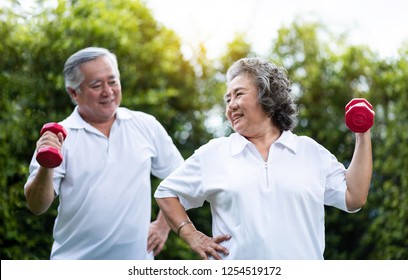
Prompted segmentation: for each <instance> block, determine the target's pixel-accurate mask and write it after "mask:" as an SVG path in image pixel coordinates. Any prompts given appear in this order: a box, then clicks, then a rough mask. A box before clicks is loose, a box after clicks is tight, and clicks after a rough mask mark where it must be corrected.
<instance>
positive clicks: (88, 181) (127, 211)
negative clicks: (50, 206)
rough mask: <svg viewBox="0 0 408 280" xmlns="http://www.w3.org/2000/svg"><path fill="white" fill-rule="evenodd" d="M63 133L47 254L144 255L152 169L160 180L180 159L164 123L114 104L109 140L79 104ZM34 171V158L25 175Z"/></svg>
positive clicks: (65, 256)
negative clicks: (55, 211) (54, 214)
mask: <svg viewBox="0 0 408 280" xmlns="http://www.w3.org/2000/svg"><path fill="white" fill-rule="evenodd" d="M60 124H61V125H62V126H64V127H65V129H66V130H67V132H68V136H67V138H66V140H65V142H64V144H63V148H62V153H63V156H64V160H63V162H62V164H61V166H59V167H58V168H55V169H54V188H55V192H56V193H57V194H58V195H59V202H60V203H59V207H58V216H57V218H56V221H55V225H54V244H53V247H52V252H51V259H122V260H123V259H145V258H149V256H147V235H148V228H149V225H150V218H151V182H150V176H151V174H153V175H154V176H156V177H159V178H165V177H166V176H167V175H169V174H170V173H171V172H172V171H173V170H174V169H175V168H176V167H178V166H179V165H180V164H182V163H183V161H184V160H183V158H182V156H181V155H180V153H179V152H178V150H177V149H176V147H175V146H174V144H173V142H172V140H171V138H170V137H169V135H168V134H167V132H166V131H165V130H164V128H163V127H162V125H161V124H160V123H159V122H158V121H157V120H156V119H155V118H154V117H153V116H150V115H147V114H145V113H142V112H135V111H130V110H128V109H125V108H118V110H117V112H116V120H115V122H114V124H113V126H112V128H111V131H110V135H109V138H107V137H105V136H104V135H103V134H102V133H101V132H99V131H98V130H97V129H95V128H94V127H92V126H91V125H89V124H88V123H86V122H85V121H84V120H83V119H82V118H81V116H80V115H79V113H78V110H77V108H75V110H74V112H73V113H72V114H71V116H70V117H68V118H67V119H66V120H64V121H62V122H61V123H60ZM37 170H38V163H37V161H36V160H35V158H33V160H32V162H31V165H30V176H29V179H28V180H30V179H31V178H33V176H34V175H35V173H36V172H37Z"/></svg>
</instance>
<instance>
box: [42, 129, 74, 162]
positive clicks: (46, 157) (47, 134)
mask: <svg viewBox="0 0 408 280" xmlns="http://www.w3.org/2000/svg"><path fill="white" fill-rule="evenodd" d="M40 135H41V137H40V139H39V140H38V142H37V147H38V149H37V155H36V159H37V161H38V163H39V164H40V165H41V166H43V167H46V168H55V167H57V166H59V165H60V164H61V162H62V159H63V157H62V154H61V152H60V149H61V145H62V142H63V141H64V139H65V138H66V137H67V131H66V130H65V128H64V127H63V126H61V125H59V124H57V123H47V124H45V125H44V126H43V127H42V129H41V131H40Z"/></svg>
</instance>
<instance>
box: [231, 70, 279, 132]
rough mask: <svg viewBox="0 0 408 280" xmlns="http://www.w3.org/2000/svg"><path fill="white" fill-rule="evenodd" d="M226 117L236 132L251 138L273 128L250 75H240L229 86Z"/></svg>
mask: <svg viewBox="0 0 408 280" xmlns="http://www.w3.org/2000/svg"><path fill="white" fill-rule="evenodd" d="M225 104H226V116H227V118H228V120H229V122H230V124H231V127H232V128H233V129H234V131H235V132H237V133H239V134H241V135H242V136H244V137H247V138H250V137H255V136H257V135H259V134H260V133H263V132H264V131H266V129H267V128H270V127H271V126H272V122H271V119H270V118H269V117H268V115H267V113H266V112H265V111H264V110H263V109H262V106H261V104H260V103H259V100H258V88H257V87H256V85H255V83H254V82H253V80H252V78H251V77H250V76H249V75H248V74H245V73H244V74H240V75H238V76H237V77H235V78H234V79H232V80H231V82H230V83H229V84H228V88H227V93H226V94H225Z"/></svg>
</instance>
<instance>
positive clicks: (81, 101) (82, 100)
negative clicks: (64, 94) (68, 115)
mask: <svg viewBox="0 0 408 280" xmlns="http://www.w3.org/2000/svg"><path fill="white" fill-rule="evenodd" d="M80 69H81V71H82V73H83V75H84V77H85V79H84V81H83V82H82V83H81V85H80V86H79V90H74V91H73V92H71V96H72V98H73V99H74V100H75V101H76V103H77V104H78V109H79V113H80V114H81V116H82V117H83V118H84V120H85V121H87V122H89V123H91V124H92V123H104V122H107V121H111V120H112V118H114V117H115V113H116V109H117V108H118V107H119V105H120V103H121V101H122V89H121V85H120V80H119V76H118V73H116V71H115V67H114V66H113V64H112V62H111V61H110V60H109V59H108V58H107V57H104V56H103V57H99V58H97V59H95V60H91V61H89V62H86V63H84V64H82V65H81V66H80Z"/></svg>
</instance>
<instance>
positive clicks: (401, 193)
mask: <svg viewBox="0 0 408 280" xmlns="http://www.w3.org/2000/svg"><path fill="white" fill-rule="evenodd" d="M321 38H330V40H329V41H324V40H322V39H321ZM274 43H275V44H274V48H273V51H272V53H271V59H273V60H275V61H277V62H279V63H278V64H281V65H283V66H284V67H285V68H286V69H287V70H288V73H289V76H290V77H291V78H292V80H293V83H294V89H295V91H294V93H295V96H296V97H297V102H298V104H299V125H298V127H297V128H296V133H298V134H303V135H308V136H311V137H313V138H314V139H316V140H317V141H318V142H320V143H321V144H323V146H325V147H326V148H327V149H329V150H330V151H331V152H332V153H333V154H334V155H336V156H337V158H338V159H339V160H340V161H342V162H343V163H344V165H345V166H346V167H347V166H348V164H349V161H350V160H351V157H352V153H353V148H354V139H353V138H354V136H353V133H351V132H350V131H349V130H348V129H347V127H346V126H345V124H344V106H345V105H346V104H347V102H348V101H350V100H351V99H352V98H354V97H363V98H366V99H367V100H369V101H370V103H371V104H372V105H373V106H374V108H375V111H376V116H375V124H374V127H373V128H372V130H371V133H372V142H373V158H374V172H373V179H372V184H371V189H370V194H369V197H368V202H367V205H366V206H364V207H363V208H362V209H361V210H360V212H358V213H356V214H347V213H343V212H340V211H339V210H337V209H332V208H327V209H326V210H327V211H326V251H325V258H326V259H407V258H408V251H407V248H408V240H407V238H406V237H407V236H408V229H407V227H406V221H408V198H407V193H408V184H407V182H408V175H407V174H406V170H408V161H407V160H406V159H407V153H408V147H407V145H406V143H405V142H406V140H407V139H408V127H407V126H408V123H407V120H408V113H407V112H408V110H407V109H408V96H407V95H406V92H408V79H407V76H408V68H407V65H408V60H407V57H408V55H407V54H408V52H407V50H408V49H407V48H406V47H405V49H404V48H403V49H401V51H400V58H398V59H381V58H379V57H378V55H377V54H376V53H373V52H372V51H370V50H369V49H367V48H366V47H363V46H347V45H346V44H345V43H344V41H343V38H339V39H338V40H335V39H334V38H333V36H332V35H331V34H328V33H327V30H325V29H324V28H322V26H321V25H319V24H314V23H313V24H309V23H303V24H301V23H294V24H293V25H292V26H290V27H288V28H282V29H281V30H280V32H279V36H278V38H277V39H276V41H275V42H274ZM334 46H335V47H334Z"/></svg>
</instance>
